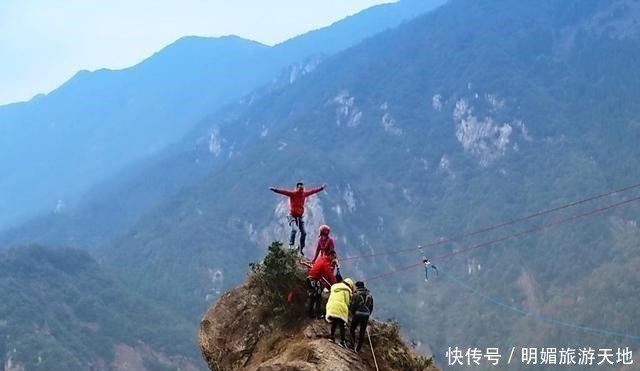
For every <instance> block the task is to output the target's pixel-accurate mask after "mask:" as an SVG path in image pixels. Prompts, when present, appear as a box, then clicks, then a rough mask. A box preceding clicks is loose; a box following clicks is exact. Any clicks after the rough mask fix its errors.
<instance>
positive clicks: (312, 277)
mask: <svg viewBox="0 0 640 371" xmlns="http://www.w3.org/2000/svg"><path fill="white" fill-rule="evenodd" d="M335 261H336V252H335V251H331V252H329V254H327V255H324V256H321V257H320V259H318V260H316V261H315V262H314V263H313V265H312V266H311V268H310V269H309V273H308V274H307V294H308V296H309V317H311V318H316V317H320V315H321V314H322V313H321V312H320V309H321V305H322V290H323V289H324V288H325V287H326V288H329V287H330V286H331V285H333V284H334V283H336V276H335V275H334V273H333V265H334V262H335Z"/></svg>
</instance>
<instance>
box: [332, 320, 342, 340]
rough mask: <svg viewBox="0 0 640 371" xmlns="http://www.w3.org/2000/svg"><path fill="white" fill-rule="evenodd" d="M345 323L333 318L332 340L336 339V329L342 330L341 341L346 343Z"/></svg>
mask: <svg viewBox="0 0 640 371" xmlns="http://www.w3.org/2000/svg"><path fill="white" fill-rule="evenodd" d="M345 325H346V324H345V323H344V321H343V320H342V319H341V318H336V317H331V339H335V338H336V327H339V328H340V341H343V342H344V327H345Z"/></svg>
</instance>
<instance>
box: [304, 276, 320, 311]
mask: <svg viewBox="0 0 640 371" xmlns="http://www.w3.org/2000/svg"><path fill="white" fill-rule="evenodd" d="M307 296H308V297H309V307H308V313H309V317H311V318H315V317H317V316H319V315H321V314H322V312H321V310H322V285H321V284H320V282H318V281H315V280H313V279H311V278H309V277H307Z"/></svg>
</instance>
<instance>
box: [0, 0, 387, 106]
mask: <svg viewBox="0 0 640 371" xmlns="http://www.w3.org/2000/svg"><path fill="white" fill-rule="evenodd" d="M388 2H393V0H127V1H125V0H0V104H5V103H10V102H15V101H23V100H28V99H30V98H31V97H32V96H34V95H35V94H38V93H47V92H49V91H51V90H52V89H54V88H56V87H57V86H59V85H60V84H61V83H63V82H64V81H66V80H67V79H69V78H70V77H71V76H73V75H74V74H75V72H77V71H79V70H82V69H88V70H95V69H98V68H103V67H107V68H123V67H127V66H131V65H133V64H136V63H137V62H140V61H141V60H142V59H144V58H146V57H148V56H150V55H151V54H153V53H154V52H155V51H157V50H159V49H161V48H162V47H164V46H166V45H168V44H170V43H171V42H173V41H175V40H176V39H178V38H180V37H182V36H186V35H198V36H222V35H228V34H235V35H239V36H242V37H244V38H248V39H252V40H256V41H260V42H262V43H265V44H270V45H272V44H275V43H278V42H281V41H284V40H286V39H288V38H291V37H293V36H295V35H298V34H301V33H304V32H306V31H309V30H313V29H316V28H320V27H322V26H325V25H329V24H331V23H332V22H334V21H336V20H339V19H341V18H344V17H345V16H347V15H350V14H353V13H356V12H358V11H360V10H362V9H364V8H367V7H370V6H372V5H375V4H380V3H388Z"/></svg>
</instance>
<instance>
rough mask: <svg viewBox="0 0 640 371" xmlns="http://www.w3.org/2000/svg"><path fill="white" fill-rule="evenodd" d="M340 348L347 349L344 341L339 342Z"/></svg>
mask: <svg viewBox="0 0 640 371" xmlns="http://www.w3.org/2000/svg"><path fill="white" fill-rule="evenodd" d="M340 346H341V347H343V348H345V349H347V343H346V342H345V341H344V340H342V341H340Z"/></svg>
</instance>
